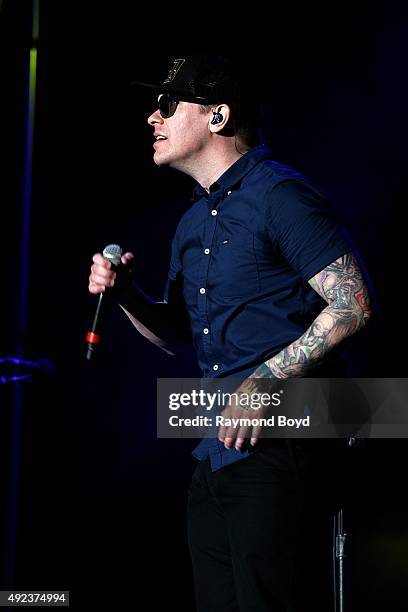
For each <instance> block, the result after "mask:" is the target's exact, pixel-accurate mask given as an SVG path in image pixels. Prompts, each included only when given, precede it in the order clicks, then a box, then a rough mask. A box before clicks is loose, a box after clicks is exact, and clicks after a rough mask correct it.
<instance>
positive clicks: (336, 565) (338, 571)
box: [333, 436, 362, 612]
mask: <svg viewBox="0 0 408 612" xmlns="http://www.w3.org/2000/svg"><path fill="white" fill-rule="evenodd" d="M361 444H362V439H361V438H357V437H355V436H350V437H349V438H348V447H349V448H356V447H358V446H361ZM349 452H351V451H349ZM342 497H343V500H342V502H341V503H340V508H339V509H338V510H337V512H336V513H335V514H334V517H333V595H334V612H348V611H349V610H351V606H350V588H349V586H350V575H349V572H348V569H349V562H348V560H349V558H350V555H349V550H350V539H351V533H350V531H346V530H345V528H344V506H345V499H344V497H345V496H344V495H342Z"/></svg>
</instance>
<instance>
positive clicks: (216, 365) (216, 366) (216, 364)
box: [213, 363, 219, 371]
mask: <svg viewBox="0 0 408 612" xmlns="http://www.w3.org/2000/svg"><path fill="white" fill-rule="evenodd" d="M218 367H219V366H218V363H214V365H213V370H215V371H217V370H218Z"/></svg>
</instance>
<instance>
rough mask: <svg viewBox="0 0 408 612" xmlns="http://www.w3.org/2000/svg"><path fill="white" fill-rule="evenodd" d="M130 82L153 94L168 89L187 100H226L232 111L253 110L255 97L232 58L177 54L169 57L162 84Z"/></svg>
mask: <svg viewBox="0 0 408 612" xmlns="http://www.w3.org/2000/svg"><path fill="white" fill-rule="evenodd" d="M131 85H132V86H134V85H136V86H137V85H140V86H143V87H150V88H151V89H153V90H155V91H157V93H166V92H170V93H173V94H175V95H178V96H180V97H182V98H183V99H184V100H186V101H187V102H188V101H189V100H191V101H196V102H200V101H202V103H203V104H206V103H208V104H213V103H221V102H226V103H230V104H231V105H232V106H234V109H235V112H236V113H239V112H240V111H241V112H243V111H244V109H249V108H251V107H252V108H253V109H255V108H256V107H257V102H258V100H259V98H258V96H257V95H256V94H255V93H254V88H253V87H252V86H251V85H250V81H249V79H248V76H247V74H246V72H245V71H244V70H243V69H240V67H239V65H238V64H236V63H235V62H234V61H233V60H231V59H229V58H226V57H223V56H219V55H184V56H182V55H178V56H177V57H174V58H172V59H171V61H170V65H169V69H168V73H167V76H166V78H165V79H164V81H163V82H162V83H145V82H142V81H134V82H133V83H131ZM251 100H252V103H251V102H250V101H251Z"/></svg>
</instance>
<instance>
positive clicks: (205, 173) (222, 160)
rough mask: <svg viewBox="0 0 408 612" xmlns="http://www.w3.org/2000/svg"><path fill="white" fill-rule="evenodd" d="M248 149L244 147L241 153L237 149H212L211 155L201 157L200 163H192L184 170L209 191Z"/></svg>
mask: <svg viewBox="0 0 408 612" xmlns="http://www.w3.org/2000/svg"><path fill="white" fill-rule="evenodd" d="M247 150H248V149H243V150H242V153H239V152H238V151H236V150H235V149H233V150H232V149H229V150H226V149H222V150H220V151H212V152H211V153H210V154H209V155H207V156H205V157H204V158H201V159H200V160H199V163H195V164H192V165H191V167H190V168H184V172H186V173H187V174H189V175H190V176H192V177H193V178H194V179H195V180H196V181H197V183H199V185H201V187H203V188H204V189H205V190H206V191H207V192H209V191H210V186H211V185H212V184H213V183H215V182H216V181H217V180H218V179H219V178H220V176H222V175H223V174H224V172H226V171H227V170H228V168H231V166H232V165H233V164H235V162H236V161H238V160H239V159H241V157H242V155H243V154H244V153H246V152H247Z"/></svg>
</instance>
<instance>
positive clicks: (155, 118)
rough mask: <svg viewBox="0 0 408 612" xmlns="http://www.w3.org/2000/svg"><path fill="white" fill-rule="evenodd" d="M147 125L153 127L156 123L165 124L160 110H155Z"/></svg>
mask: <svg viewBox="0 0 408 612" xmlns="http://www.w3.org/2000/svg"><path fill="white" fill-rule="evenodd" d="M147 123H148V124H149V125H151V126H153V125H154V124H155V123H163V117H162V116H161V114H160V112H159V109H157V110H155V111H154V113H152V114H151V115H150V117H148V119H147Z"/></svg>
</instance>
